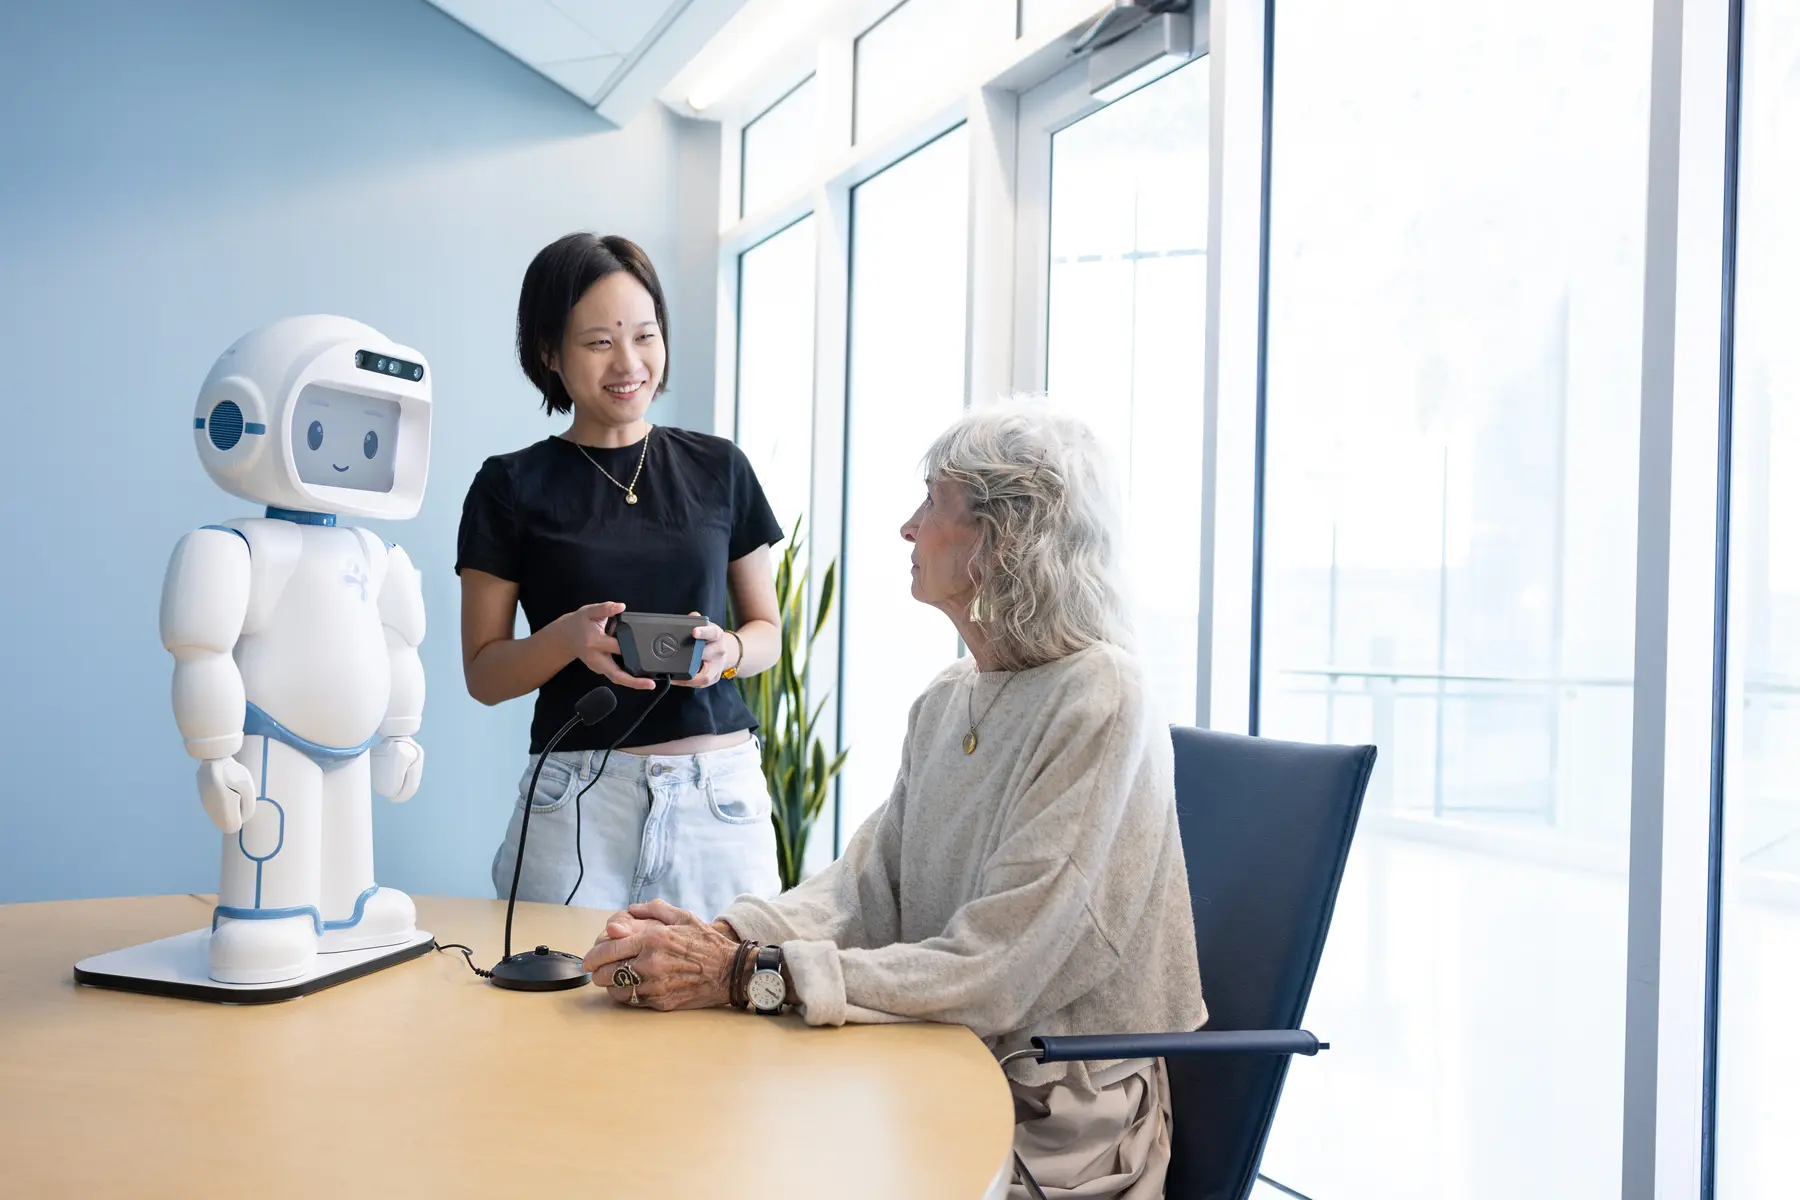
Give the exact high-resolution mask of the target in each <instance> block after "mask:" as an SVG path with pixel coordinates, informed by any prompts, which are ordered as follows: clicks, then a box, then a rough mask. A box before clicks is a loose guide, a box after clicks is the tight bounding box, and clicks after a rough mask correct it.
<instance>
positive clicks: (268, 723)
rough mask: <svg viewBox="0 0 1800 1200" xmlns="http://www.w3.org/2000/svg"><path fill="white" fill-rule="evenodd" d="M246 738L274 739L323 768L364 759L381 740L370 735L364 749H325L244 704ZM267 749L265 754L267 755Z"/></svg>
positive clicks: (257, 709)
mask: <svg viewBox="0 0 1800 1200" xmlns="http://www.w3.org/2000/svg"><path fill="white" fill-rule="evenodd" d="M244 736H245V737H259V738H274V739H275V740H276V741H278V742H280V743H281V744H282V745H284V746H292V747H293V748H294V749H296V750H298V751H299V752H300V753H302V754H304V755H306V757H308V758H310V759H312V760H313V761H314V762H316V763H318V764H319V765H320V766H322V767H324V766H332V765H335V764H338V763H346V762H349V761H350V760H351V759H355V758H360V757H362V756H363V755H364V754H366V753H368V751H369V748H370V747H371V746H373V745H374V744H375V743H376V742H378V741H380V740H381V735H380V734H379V733H373V734H370V735H369V740H368V741H366V742H364V743H362V744H361V745H360V746H321V745H320V744H319V743H317V742H312V741H308V740H307V739H305V738H303V737H301V736H300V735H299V734H297V733H295V732H294V731H293V730H291V729H289V728H288V727H287V726H285V725H283V724H282V723H281V722H280V721H277V720H276V719H275V718H274V717H271V716H270V715H269V714H268V713H266V712H264V711H263V710H262V709H260V708H258V707H256V705H254V704H249V703H246V704H245V705H244ZM267 752H268V751H267V748H266V747H265V748H264V753H267Z"/></svg>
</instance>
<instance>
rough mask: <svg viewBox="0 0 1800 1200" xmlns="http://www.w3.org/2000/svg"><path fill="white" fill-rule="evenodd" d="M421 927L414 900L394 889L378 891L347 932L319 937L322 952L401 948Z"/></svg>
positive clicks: (328, 933)
mask: <svg viewBox="0 0 1800 1200" xmlns="http://www.w3.org/2000/svg"><path fill="white" fill-rule="evenodd" d="M417 928H418V915H417V913H415V912H414V910H413V902H412V897H411V896H408V895H407V894H406V893H405V892H402V891H399V890H397V889H395V888H385V887H384V888H376V889H375V894H374V895H372V896H370V897H369V898H368V899H367V900H366V901H364V902H363V905H362V917H361V919H359V920H358V921H357V922H356V924H354V925H351V926H349V927H348V928H345V929H327V930H326V931H325V932H324V934H323V935H321V936H320V938H319V952H320V953H321V954H333V953H337V952H340V951H344V950H367V949H370V948H371V947H375V946H398V945H399V944H400V943H402V942H404V941H406V940H407V939H408V938H410V937H412V935H413V931H414V930H415V929H417Z"/></svg>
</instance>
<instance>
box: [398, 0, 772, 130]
mask: <svg viewBox="0 0 1800 1200" xmlns="http://www.w3.org/2000/svg"><path fill="white" fill-rule="evenodd" d="M428 2H429V3H430V4H432V5H434V6H435V7H437V8H438V9H440V10H442V11H443V12H445V13H447V14H449V15H450V16H452V17H454V18H455V19H456V20H458V21H460V22H462V24H464V25H466V26H468V27H469V28H470V29H472V30H474V31H475V32H476V33H478V34H480V35H481V36H482V37H484V38H486V39H487V40H488V41H490V42H492V43H493V44H494V45H496V46H498V47H499V48H500V49H502V50H504V51H505V52H506V53H508V54H510V55H512V56H513V57H514V58H516V59H518V60H519V61H521V62H523V63H525V64H526V65H527V66H529V67H531V68H532V69H533V70H535V71H537V72H538V73H539V74H541V75H543V76H544V77H545V78H547V79H549V80H551V81H552V82H554V83H556V84H557V85H558V86H559V87H561V88H562V89H563V90H565V91H567V92H570V93H572V94H573V95H575V96H578V97H580V99H581V101H582V103H584V104H586V105H588V106H589V107H591V108H593V109H594V110H595V111H596V112H598V113H599V114H600V115H601V116H602V117H604V118H606V119H607V120H608V121H610V122H612V123H614V124H615V125H622V124H624V123H625V122H626V121H629V120H631V118H632V116H633V115H634V114H635V113H637V112H638V111H640V110H641V109H642V108H643V106H644V105H646V104H649V103H651V102H652V100H653V99H654V97H655V95H656V93H657V92H659V91H661V90H662V88H663V87H665V86H666V85H667V84H668V82H669V80H670V79H672V78H674V76H675V74H676V72H678V71H680V70H681V68H682V67H684V66H686V65H687V63H688V61H689V60H690V59H692V58H693V56H694V55H695V54H697V53H699V51H700V49H701V48H702V47H703V46H705V45H706V43H707V42H708V41H709V40H710V39H711V38H712V37H713V36H714V35H715V34H717V33H718V32H719V30H720V29H722V28H723V27H724V26H725V24H726V22H727V21H729V20H730V19H731V17H732V15H733V14H735V13H736V12H737V11H738V9H740V8H742V7H743V5H744V0H428Z"/></svg>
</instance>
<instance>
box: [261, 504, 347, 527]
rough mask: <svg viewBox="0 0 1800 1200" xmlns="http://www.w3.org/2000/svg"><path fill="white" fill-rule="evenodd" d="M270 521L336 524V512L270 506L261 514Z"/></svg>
mask: <svg viewBox="0 0 1800 1200" xmlns="http://www.w3.org/2000/svg"><path fill="white" fill-rule="evenodd" d="M263 515H264V516H266V517H268V518H269V519H270V520H272V521H292V522H293V523H294V524H296V525H336V524H337V514H336V513H316V512H301V511H300V510H298V509H293V508H275V507H273V506H270V508H269V510H268V512H266V513H264V514H263Z"/></svg>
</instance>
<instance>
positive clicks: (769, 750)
mask: <svg viewBox="0 0 1800 1200" xmlns="http://www.w3.org/2000/svg"><path fill="white" fill-rule="evenodd" d="M802 520H804V518H802V519H801V520H796V521H795V522H794V535H793V537H791V538H789V539H788V544H787V546H786V548H785V549H784V550H783V551H782V554H781V561H780V563H779V564H778V565H777V566H776V568H775V599H776V603H777V606H778V607H779V609H780V612H781V657H780V658H779V659H777V660H776V663H775V665H774V666H772V667H770V668H769V669H768V670H767V671H764V672H762V673H761V674H760V675H754V676H752V677H750V678H749V679H740V680H738V681H737V684H738V688H739V690H740V691H741V692H742V694H743V697H744V702H745V704H747V705H748V706H749V708H750V715H751V716H752V717H754V718H755V719H756V723H757V726H758V727H759V730H760V736H761V738H762V767H763V777H764V778H765V779H767V780H768V784H769V795H770V797H771V798H772V799H773V801H774V809H775V846H776V853H777V855H778V857H779V860H780V867H781V886H782V888H783V889H784V890H785V889H787V888H791V887H793V886H794V885H795V884H797V883H799V882H800V869H801V865H802V864H803V863H804V862H805V859H806V841H807V838H808V836H809V835H810V834H811V833H812V829H813V826H814V824H816V823H817V821H818V819H819V814H820V813H821V812H822V811H824V808H825V799H826V797H827V796H829V795H830V794H831V781H832V780H833V779H835V778H836V777H837V774H838V772H839V771H841V770H843V769H844V759H845V757H846V756H847V755H848V754H849V751H848V750H847V749H846V750H843V751H840V752H839V753H838V754H837V756H836V757H835V758H830V759H827V757H826V755H825V745H824V743H823V742H822V741H821V740H820V739H819V737H818V735H817V733H816V730H817V728H818V724H819V714H820V713H822V712H823V711H824V710H825V700H826V696H828V695H829V692H828V693H826V695H822V696H820V697H818V698H817V700H816V701H813V703H812V705H811V707H810V708H809V707H808V702H809V701H810V700H812V697H811V695H810V693H809V689H808V682H809V677H810V673H811V668H812V649H813V643H815V642H817V641H818V640H819V635H820V633H821V632H823V630H824V628H825V622H826V620H827V619H828V618H829V617H830V616H831V604H832V599H833V595H834V593H835V592H836V590H837V563H836V561H835V560H834V561H833V562H832V563H831V565H830V566H828V567H826V568H825V578H824V580H823V581H822V582H821V584H820V586H819V605H818V609H817V611H816V612H814V613H813V614H812V620H811V622H810V623H808V621H807V619H806V618H807V613H806V583H807V575H808V572H807V570H806V569H805V568H804V567H803V566H800V563H801V561H802V559H801V556H802V551H803V545H804V538H803V536H802V534H801V529H800V526H801V521H802Z"/></svg>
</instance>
